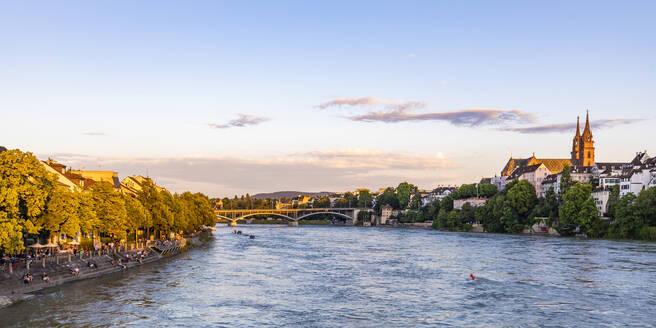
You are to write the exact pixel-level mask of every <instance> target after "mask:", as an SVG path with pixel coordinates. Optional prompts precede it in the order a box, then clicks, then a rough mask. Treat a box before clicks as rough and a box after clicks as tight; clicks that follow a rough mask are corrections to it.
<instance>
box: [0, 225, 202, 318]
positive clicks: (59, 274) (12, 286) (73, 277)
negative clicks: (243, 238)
mask: <svg viewBox="0 0 656 328" xmlns="http://www.w3.org/2000/svg"><path fill="white" fill-rule="evenodd" d="M210 237H211V232H202V233H199V234H196V235H194V236H190V237H189V238H185V239H183V240H182V241H178V242H167V243H157V244H151V245H150V246H149V247H144V248H139V249H131V250H124V251H116V252H112V253H110V254H103V255H100V256H90V257H87V258H79V257H71V258H70V261H69V260H68V258H65V257H60V259H61V260H62V261H61V262H60V263H56V262H55V263H53V261H50V262H48V263H45V265H43V264H42V263H34V265H32V267H31V268H30V269H29V270H27V268H17V269H16V270H14V272H13V273H11V274H8V273H5V274H4V275H3V278H4V279H1V280H0V308H3V307H7V306H11V305H13V304H15V303H18V302H22V301H24V300H27V299H29V298H31V297H33V296H34V295H35V293H37V292H39V291H42V290H45V289H48V288H51V287H55V286H60V285H63V284H67V283H73V282H76V281H81V280H87V279H93V278H98V277H103V276H106V275H110V274H114V273H119V272H124V271H127V270H131V269H134V268H137V267H140V266H143V265H146V264H149V263H153V262H156V261H159V260H161V259H163V258H166V257H171V256H175V255H178V254H180V253H182V252H184V251H185V250H187V249H190V248H192V247H195V246H199V245H202V244H203V243H204V242H206V241H207V240H209V238H210ZM76 270H77V272H76ZM25 272H30V273H31V274H32V276H33V280H32V282H30V283H25V282H24V280H23V275H24V274H25ZM74 272H75V274H74ZM44 273H46V274H47V275H48V277H49V281H45V280H44V279H43V274H44Z"/></svg>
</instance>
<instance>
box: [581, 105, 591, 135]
mask: <svg viewBox="0 0 656 328" xmlns="http://www.w3.org/2000/svg"><path fill="white" fill-rule="evenodd" d="M583 135H584V136H586V135H592V132H591V131H590V113H589V112H588V111H587V110H586V111H585V129H584V130H583Z"/></svg>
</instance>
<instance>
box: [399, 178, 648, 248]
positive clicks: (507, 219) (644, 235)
mask: <svg viewBox="0 0 656 328" xmlns="http://www.w3.org/2000/svg"><path fill="white" fill-rule="evenodd" d="M461 188H462V187H461ZM461 188H459V189H458V190H456V192H455V193H454V195H458V194H459V193H460V189H461ZM466 188H470V187H466ZM592 191H593V185H592V184H588V183H573V182H572V180H571V175H570V170H569V168H566V169H565V170H564V171H563V175H562V177H561V190H560V193H556V192H554V190H553V188H550V189H549V190H547V192H546V193H545V197H539V198H538V197H537V196H536V193H535V188H534V187H533V185H531V184H530V183H529V182H528V181H513V182H511V183H509V184H508V185H506V187H505V188H504V189H503V190H501V191H499V192H497V193H495V194H494V195H493V196H492V197H490V198H489V199H488V200H487V201H486V203H485V205H482V206H478V207H472V206H471V205H470V204H469V203H465V204H464V205H463V207H462V209H461V210H454V209H453V207H452V206H449V203H450V204H452V200H449V199H448V197H447V198H445V199H443V200H442V201H441V202H435V203H431V204H429V205H428V208H427V209H425V210H424V213H427V214H428V215H429V216H430V215H433V214H434V213H435V212H436V211H437V215H436V216H435V217H434V218H433V227H434V228H437V229H448V230H461V231H468V230H469V229H470V228H471V224H472V223H474V222H479V223H480V224H482V225H483V227H484V228H485V231H487V232H497V233H519V232H521V231H522V230H523V229H524V228H525V227H529V226H531V225H533V224H535V223H536V218H546V219H547V220H546V223H547V225H548V226H550V227H553V228H555V229H556V230H557V231H558V232H559V233H560V234H561V235H564V236H573V235H577V234H581V235H586V236H589V237H592V238H611V239H642V240H656V188H650V189H646V190H643V191H641V192H640V193H639V194H638V195H634V194H633V193H629V194H627V195H625V196H623V197H620V189H619V186H615V187H614V188H613V190H612V191H611V192H610V197H609V200H608V205H609V206H608V213H606V216H607V219H602V218H600V217H599V211H598V210H597V207H596V206H595V201H594V198H593V197H592ZM468 193H471V190H470V191H468ZM408 214H410V212H409V213H408ZM429 218H430V217H429ZM424 219H428V218H424Z"/></svg>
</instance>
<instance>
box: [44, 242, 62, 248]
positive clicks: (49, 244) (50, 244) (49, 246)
mask: <svg viewBox="0 0 656 328" xmlns="http://www.w3.org/2000/svg"><path fill="white" fill-rule="evenodd" d="M43 247H45V248H54V247H59V245H57V244H53V243H48V244H46V245H43Z"/></svg>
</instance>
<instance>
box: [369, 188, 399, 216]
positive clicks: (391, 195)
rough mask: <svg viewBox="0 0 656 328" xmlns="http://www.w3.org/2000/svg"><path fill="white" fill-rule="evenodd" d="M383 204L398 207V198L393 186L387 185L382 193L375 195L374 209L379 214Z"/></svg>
mask: <svg viewBox="0 0 656 328" xmlns="http://www.w3.org/2000/svg"><path fill="white" fill-rule="evenodd" d="M385 205H389V206H392V208H394V209H398V208H399V200H398V198H397V197H396V193H395V192H394V188H392V187H389V188H387V189H385V191H383V192H382V193H380V194H379V195H378V197H376V206H374V210H375V211H376V213H378V215H380V212H381V208H383V207H384V206H385Z"/></svg>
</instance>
